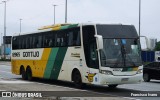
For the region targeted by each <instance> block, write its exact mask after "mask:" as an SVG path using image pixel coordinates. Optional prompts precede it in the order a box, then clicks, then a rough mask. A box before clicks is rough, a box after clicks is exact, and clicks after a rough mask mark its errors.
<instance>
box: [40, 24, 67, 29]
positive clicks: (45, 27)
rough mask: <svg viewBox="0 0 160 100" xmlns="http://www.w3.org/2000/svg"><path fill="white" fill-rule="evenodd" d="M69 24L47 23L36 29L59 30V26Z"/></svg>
mask: <svg viewBox="0 0 160 100" xmlns="http://www.w3.org/2000/svg"><path fill="white" fill-rule="evenodd" d="M65 25H70V24H66V23H65V24H56V25H47V26H43V27H41V28H39V29H38V30H45V29H51V30H60V28H61V26H65Z"/></svg>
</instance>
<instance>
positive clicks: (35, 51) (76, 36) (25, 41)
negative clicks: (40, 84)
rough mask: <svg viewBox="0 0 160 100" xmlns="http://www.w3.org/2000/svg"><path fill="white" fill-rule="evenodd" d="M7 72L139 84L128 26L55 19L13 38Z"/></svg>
mask: <svg viewBox="0 0 160 100" xmlns="http://www.w3.org/2000/svg"><path fill="white" fill-rule="evenodd" d="M11 65H12V73H13V74H17V75H22V79H24V80H32V79H33V78H34V77H36V78H43V79H53V80H62V81H68V82H73V83H74V84H75V86H77V87H82V86H84V84H91V85H101V86H109V87H112V88H114V87H116V86H117V85H120V84H132V83H140V82H141V81H142V76H143V66H142V61H141V46H140V41H139V36H138V34H137V31H136V29H135V27H134V26H133V25H122V24H91V23H82V24H58V25H53V26H52V25H51V26H45V27H42V28H41V29H40V30H39V31H38V32H32V33H23V34H22V33H20V34H14V35H13V37H12V57H11Z"/></svg>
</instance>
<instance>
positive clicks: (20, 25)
mask: <svg viewBox="0 0 160 100" xmlns="http://www.w3.org/2000/svg"><path fill="white" fill-rule="evenodd" d="M19 21H20V29H19V32H20V33H21V21H22V19H19Z"/></svg>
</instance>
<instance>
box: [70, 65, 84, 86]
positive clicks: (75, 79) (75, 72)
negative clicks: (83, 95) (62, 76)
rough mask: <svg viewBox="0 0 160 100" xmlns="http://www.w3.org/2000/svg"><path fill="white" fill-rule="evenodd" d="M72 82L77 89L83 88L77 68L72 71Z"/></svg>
mask: <svg viewBox="0 0 160 100" xmlns="http://www.w3.org/2000/svg"><path fill="white" fill-rule="evenodd" d="M72 81H73V82H74V84H75V86H76V87H77V88H83V85H84V84H83V83H82V77H81V73H80V71H79V70H78V69H77V68H75V69H73V71H72Z"/></svg>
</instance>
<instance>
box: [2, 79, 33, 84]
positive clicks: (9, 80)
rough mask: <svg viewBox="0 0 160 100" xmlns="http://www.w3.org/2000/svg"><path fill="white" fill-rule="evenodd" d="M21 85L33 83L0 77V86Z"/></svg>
mask: <svg viewBox="0 0 160 100" xmlns="http://www.w3.org/2000/svg"><path fill="white" fill-rule="evenodd" d="M6 83H8V84H19V83H33V82H29V81H24V80H17V79H7V78H3V77H0V84H6Z"/></svg>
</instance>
